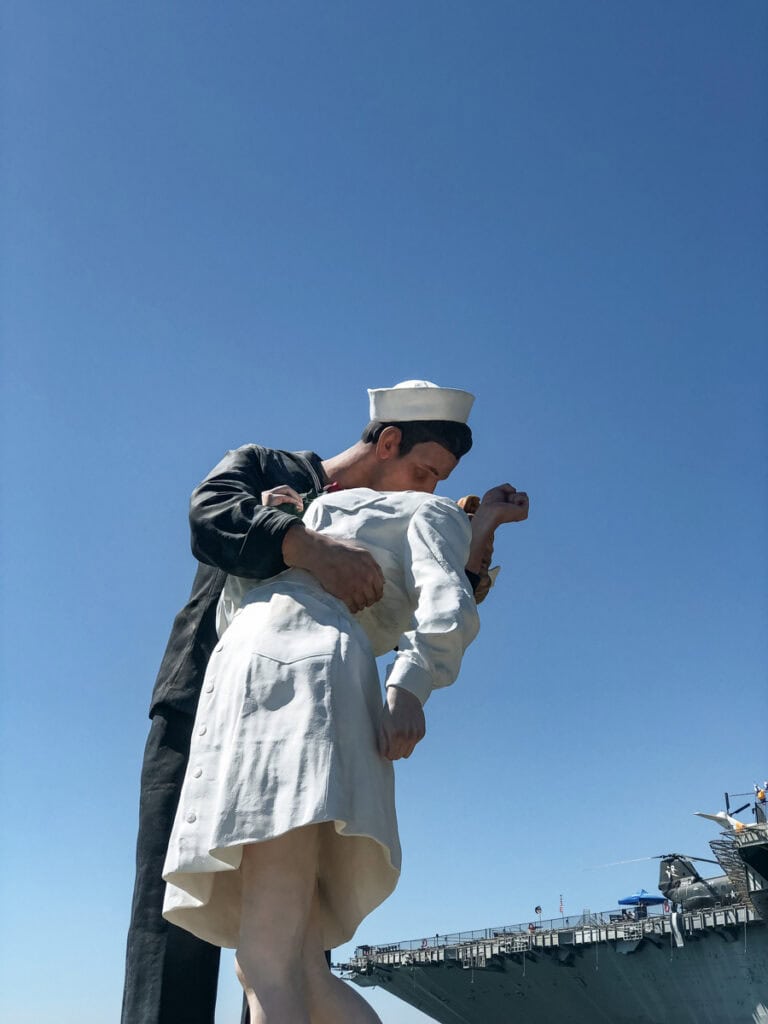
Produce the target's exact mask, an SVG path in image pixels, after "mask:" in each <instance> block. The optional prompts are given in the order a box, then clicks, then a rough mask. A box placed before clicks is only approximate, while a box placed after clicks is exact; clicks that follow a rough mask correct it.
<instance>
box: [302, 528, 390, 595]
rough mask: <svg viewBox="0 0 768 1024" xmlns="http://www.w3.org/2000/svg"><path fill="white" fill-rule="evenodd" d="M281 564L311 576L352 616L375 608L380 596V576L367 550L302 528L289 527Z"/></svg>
mask: <svg viewBox="0 0 768 1024" xmlns="http://www.w3.org/2000/svg"><path fill="white" fill-rule="evenodd" d="M283 561H284V562H285V564H286V565H288V566H293V567H296V568H297V569H306V570H307V571H308V572H311V573H312V575H313V576H314V577H315V578H316V579H317V580H318V582H319V583H320V584H321V586H323V587H324V588H325V589H326V590H327V591H328V593H329V594H333V596H334V597H338V599H339V600H340V601H343V602H344V604H345V605H346V606H347V608H349V610H350V611H351V612H352V613H353V614H354V612H359V611H362V609H363V608H368V607H369V606H370V605H372V604H375V603H376V602H377V601H378V600H379V599H380V597H381V595H382V594H383V593H384V573H383V572H382V571H381V566H380V565H379V563H378V562H377V561H376V559H375V558H374V557H373V555H372V554H371V553H370V551H368V549H367V548H363V547H360V546H359V545H357V544H352V543H350V542H349V541H344V540H333V539H332V538H331V537H326V536H325V535H324V534H322V533H315V531H314V530H307V529H305V528H304V527H303V526H296V527H292V528H291V529H290V530H288V532H287V533H286V535H285V537H284V538H283Z"/></svg>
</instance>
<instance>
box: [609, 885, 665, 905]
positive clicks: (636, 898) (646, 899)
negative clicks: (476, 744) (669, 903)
mask: <svg viewBox="0 0 768 1024" xmlns="http://www.w3.org/2000/svg"><path fill="white" fill-rule="evenodd" d="M663 902H664V897H663V896H652V895H651V894H650V893H649V892H646V891H645V889H641V890H640V891H639V892H636V893H634V894H633V895H632V896H625V897H624V899H623V900H619V906H620V907H639V906H643V907H655V906H657V905H658V904H659V903H663Z"/></svg>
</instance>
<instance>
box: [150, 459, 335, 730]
mask: <svg viewBox="0 0 768 1024" xmlns="http://www.w3.org/2000/svg"><path fill="white" fill-rule="evenodd" d="M326 483H327V480H326V478H325V474H324V473H323V468H322V464H321V459H320V456H319V455H316V454H315V452H283V451H277V450H275V449H271V448H261V447H260V446H259V445H256V444H248V445H244V446H243V447H242V448H237V449H236V450H235V451H230V452H227V454H226V455H225V456H224V458H223V459H222V460H221V462H220V463H219V464H218V465H217V466H215V467H214V469H213V470H211V472H210V473H209V474H208V476H207V477H206V478H205V480H203V482H202V483H201V484H200V485H199V487H196V488H195V490H194V491H193V493H192V500H191V503H190V509H189V523H190V528H191V531H192V554H193V555H194V556H195V558H197V559H198V561H199V562H200V565H199V567H198V570H197V574H196V576H195V579H194V582H193V584H192V592H191V593H190V595H189V601H188V602H187V604H186V605H185V606H184V608H182V610H181V611H180V612H179V614H178V615H177V616H176V618H175V620H174V623H173V629H172V630H171V635H170V638H169V640H168V646H167V647H166V649H165V655H164V657H163V661H162V664H161V665H160V671H159V672H158V675H157V680H156V682H155V689H154V691H153V693H152V704H151V707H150V712H149V713H150V716H152V715H154V713H155V712H156V711H157V710H159V709H162V710H163V712H168V711H180V712H183V713H184V714H188V715H194V713H195V711H196V710H197V702H198V698H199V696H200V690H201V687H202V684H203V676H204V675H205V669H206V666H207V665H208V659H209V658H210V656H211V651H212V650H213V648H214V647H215V645H216V643H217V641H218V637H217V635H216V604H217V602H218V599H219V595H220V593H221V589H222V587H223V586H224V580H225V579H226V576H227V573H233V574H234V575H236V576H245V577H251V578H253V579H267V578H268V577H270V576H274V575H275V574H276V573H279V572H282V571H283V570H284V569H285V568H286V565H285V562H284V561H283V558H282V553H281V552H282V544H283V537H284V536H285V534H286V532H287V531H288V529H289V528H290V527H291V526H296V525H297V524H299V525H300V521H299V520H297V519H296V517H295V516H292V515H289V514H287V513H285V512H282V511H281V510H280V509H277V508H265V507H264V506H263V505H262V504H261V492H262V491H266V490H269V489H270V488H272V487H278V486H279V485H280V484H288V485H289V486H290V487H293V489H294V490H296V491H298V492H299V493H302V492H306V491H310V490H315V491H319V490H321V489H322V487H323V486H325V484H326Z"/></svg>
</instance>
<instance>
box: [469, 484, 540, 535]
mask: <svg viewBox="0 0 768 1024" xmlns="http://www.w3.org/2000/svg"><path fill="white" fill-rule="evenodd" d="M476 515H477V516H479V517H481V518H483V519H484V518H488V519H489V520H491V521H492V522H493V525H494V526H501V524H502V523H521V522H522V521H523V520H524V519H527V518H528V495H527V494H526V493H525V491H518V490H516V489H515V488H514V487H512V485H511V484H499V486H498V487H492V488H491V489H490V491H486V492H485V494H484V495H483V499H482V501H481V502H480V506H479V508H478V510H477V513H476Z"/></svg>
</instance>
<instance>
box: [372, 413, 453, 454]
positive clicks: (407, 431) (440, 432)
mask: <svg viewBox="0 0 768 1024" xmlns="http://www.w3.org/2000/svg"><path fill="white" fill-rule="evenodd" d="M385 427H397V428H398V430H399V431H400V433H401V434H402V437H401V438H400V455H407V454H408V452H409V451H410V450H411V448H413V446H414V445H416V444H424V443H426V442H428V441H434V442H435V443H436V444H439V445H441V446H442V447H443V448H447V450H448V451H449V452H450V453H451V455H453V457H454V458H455V459H460V458H461V457H462V455H466V454H467V452H468V451H469V449H470V448H471V447H472V431H471V430H470V429H469V427H468V426H467V424H466V423H454V422H453V421H452V420H406V421H404V422H400V421H394V420H393V421H390V422H386V423H385V422H383V421H382V420H371V422H370V423H369V424H368V426H367V427H366V428H365V430H364V431H363V433H362V435H361V437H360V439H361V441H364V442H365V444H375V443H376V442H377V441H378V439H379V437H380V435H381V432H382V431H383V430H384V428H385Z"/></svg>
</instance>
